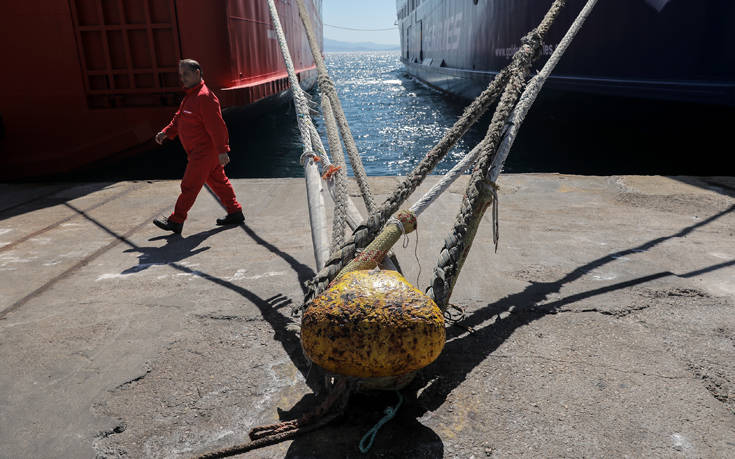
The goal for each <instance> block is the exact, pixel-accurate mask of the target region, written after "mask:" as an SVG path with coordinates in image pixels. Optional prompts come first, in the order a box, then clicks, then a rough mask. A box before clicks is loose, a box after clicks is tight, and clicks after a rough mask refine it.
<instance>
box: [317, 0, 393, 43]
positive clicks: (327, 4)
mask: <svg viewBox="0 0 735 459" xmlns="http://www.w3.org/2000/svg"><path fill="white" fill-rule="evenodd" d="M322 14H323V19H324V36H325V37H327V38H331V39H333V40H339V41H351V42H360V41H372V42H374V43H382V44H390V45H397V44H399V37H398V29H397V28H393V29H392V30H387V31H381V32H361V31H354V30H342V29H336V28H334V27H330V26H329V25H327V24H331V25H333V26H339V27H347V28H353V29H386V28H389V27H395V24H394V23H395V22H396V0H368V1H365V0H323V1H322Z"/></svg>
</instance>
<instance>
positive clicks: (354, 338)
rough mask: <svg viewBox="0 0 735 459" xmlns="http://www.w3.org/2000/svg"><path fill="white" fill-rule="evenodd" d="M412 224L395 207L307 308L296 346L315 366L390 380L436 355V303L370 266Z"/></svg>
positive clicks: (440, 332)
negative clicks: (388, 220)
mask: <svg viewBox="0 0 735 459" xmlns="http://www.w3.org/2000/svg"><path fill="white" fill-rule="evenodd" d="M415 222H416V220H415V217H413V215H412V214H410V213H408V212H407V211H401V212H399V213H398V214H397V215H396V219H395V220H393V222H392V223H389V224H387V225H386V229H385V230H384V232H383V233H382V234H381V236H379V237H378V238H376V240H375V241H374V242H373V244H371V245H370V246H368V247H367V248H366V249H365V250H364V251H363V252H362V253H361V254H360V255H359V256H358V257H356V259H355V260H354V261H353V263H351V264H350V265H348V267H346V268H345V270H344V271H343V272H341V273H340V274H339V275H338V276H337V277H336V278H335V280H334V281H333V282H332V284H331V285H330V287H329V288H328V289H327V290H326V291H324V292H323V293H322V294H321V295H319V296H318V297H316V298H315V299H314V300H313V301H312V303H311V304H310V305H309V307H308V308H307V309H306V311H305V312H304V315H303V317H302V321H301V343H302V346H303V348H304V351H305V352H306V355H307V356H309V358H310V359H311V360H312V361H314V363H316V364H317V365H319V366H321V367H322V368H324V369H326V370H327V371H329V372H332V373H336V374H341V375H345V376H353V377H357V378H368V379H370V378H384V377H394V378H395V377H400V376H402V375H409V374H411V373H412V372H415V371H416V370H418V369H421V368H423V367H425V366H427V365H428V364H430V363H431V362H433V361H434V360H435V359H436V358H437V357H438V356H439V354H440V353H441V351H442V349H443V347H444V342H445V340H446V334H445V330H444V316H443V314H442V311H441V310H440V309H439V307H438V306H437V304H436V303H435V302H434V301H433V300H432V299H431V298H429V297H428V296H426V295H424V294H423V293H422V292H421V291H420V290H418V289H417V288H416V287H414V286H413V285H411V284H410V283H409V282H408V281H407V280H406V279H405V278H404V277H403V276H402V275H401V274H399V273H397V272H395V271H388V270H380V269H371V268H375V267H376V266H377V264H378V263H379V262H380V260H381V259H382V256H383V255H384V254H385V253H387V251H388V250H389V249H390V247H391V246H392V245H393V244H394V243H395V242H396V241H397V240H398V238H399V237H400V235H401V234H402V233H404V232H410V231H412V230H413V229H414V228H415ZM376 254H377V255H376Z"/></svg>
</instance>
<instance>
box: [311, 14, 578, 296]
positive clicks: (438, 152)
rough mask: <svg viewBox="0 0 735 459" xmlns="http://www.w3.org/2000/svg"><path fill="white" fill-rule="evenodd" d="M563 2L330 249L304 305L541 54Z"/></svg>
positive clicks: (380, 226) (365, 243) (350, 258)
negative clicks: (401, 177)
mask: <svg viewBox="0 0 735 459" xmlns="http://www.w3.org/2000/svg"><path fill="white" fill-rule="evenodd" d="M564 4H565V1H564V0H556V1H555V2H554V4H553V5H552V6H551V8H550V10H549V12H548V13H547V14H546V16H545V17H544V20H543V21H542V22H541V24H540V25H539V26H538V27H537V28H536V29H535V30H534V31H533V32H532V33H531V34H529V36H531V35H533V36H534V37H537V39H533V40H531V41H530V42H529V45H531V46H532V48H531V49H529V48H528V46H522V47H521V49H519V50H518V51H517V52H516V53H515V54H514V55H513V60H512V61H511V63H510V65H508V67H506V68H504V69H503V70H501V71H500V72H499V73H498V74H497V75H496V76H495V78H494V79H493V81H492V82H491V83H490V84H489V85H488V87H487V89H485V91H483V92H482V94H480V95H479V96H478V97H477V98H476V99H475V100H474V101H473V102H472V103H471V104H470V105H469V106H468V107H467V108H466V109H465V110H464V113H463V114H462V116H461V117H460V118H459V119H458V120H457V122H455V124H454V125H453V126H452V128H451V129H449V131H447V132H446V133H445V134H444V137H442V139H441V140H440V141H439V142H438V143H437V144H436V145H435V146H434V147H433V148H432V149H431V150H430V151H429V152H428V153H427V154H426V156H425V157H424V159H423V160H422V161H421V162H420V163H419V164H418V165H417V166H416V168H414V170H413V171H411V173H410V174H409V175H408V176H407V177H406V178H405V179H404V181H403V182H402V183H401V184H399V185H398V187H397V188H396V190H395V191H394V192H393V194H391V196H389V197H388V199H386V201H385V202H384V203H383V204H382V205H381V207H380V208H379V209H377V210H376V211H375V212H372V213H371V214H370V216H369V217H368V219H367V221H365V222H364V223H363V224H361V225H360V226H358V227H357V228H356V229H355V230H354V232H353V234H352V237H351V238H349V239H348V240H347V241H346V242H345V243H344V244H343V245H342V246H341V247H340V249H339V250H337V251H336V252H334V253H332V256H331V257H330V258H329V260H327V262H326V265H325V267H324V269H322V270H321V271H319V272H318V273H317V274H316V276H314V278H313V279H312V280H311V281H307V283H306V287H307V291H306V294H305V295H304V306H307V305H308V303H309V302H310V301H311V300H312V299H313V298H315V297H316V296H317V295H318V294H320V293H321V292H323V291H324V289H326V287H327V286H328V285H329V283H330V282H331V281H332V280H333V279H334V277H335V276H336V275H337V274H338V273H339V272H340V271H341V270H342V268H344V266H345V265H346V264H347V263H349V261H350V260H352V259H353V258H354V257H355V255H356V253H357V250H358V249H361V248H364V247H365V246H367V244H369V243H370V242H371V241H372V240H373V239H374V238H375V236H376V235H377V234H378V232H379V231H380V230H381V229H382V227H383V226H384V225H385V223H386V221H387V220H388V218H390V216H391V215H393V214H394V213H395V212H396V211H397V210H398V208H399V206H401V205H402V204H403V202H405V200H406V199H407V198H408V196H410V195H411V193H413V191H414V190H415V189H416V188H417V187H418V186H419V185H420V184H421V182H423V180H424V179H425V178H426V176H427V175H428V174H429V172H431V171H432V170H433V169H434V167H436V165H437V163H438V162H439V161H441V159H443V158H444V156H446V154H447V152H448V151H449V150H450V149H451V148H452V147H453V146H454V145H455V144H456V143H457V141H458V140H459V139H460V138H461V137H462V136H463V135H464V134H465V133H466V132H467V131H468V130H469V128H470V127H471V126H472V125H473V124H474V123H475V122H477V120H478V119H479V118H480V117H481V116H482V115H483V114H484V113H485V112H486V111H487V110H488V108H489V107H490V106H491V105H492V104H493V103H494V102H495V100H496V99H497V97H498V95H499V94H500V93H501V91H502V89H503V88H504V87H505V86H506V85H507V84H508V82H509V79H510V76H511V71H512V70H515V69H518V68H521V67H524V66H525V67H530V64H531V62H528V60H529V59H531V60H535V59H537V58H538V57H539V56H540V47H541V37H543V36H544V35H545V34H546V32H547V31H548V29H549V27H550V26H551V23H552V22H553V18H555V17H556V14H557V13H558V10H559V9H560V8H561V6H563V5H564ZM550 15H551V16H550ZM526 75H527V72H526ZM521 84H522V83H521ZM510 108H512V106H511V107H510ZM504 122H505V120H503V123H504Z"/></svg>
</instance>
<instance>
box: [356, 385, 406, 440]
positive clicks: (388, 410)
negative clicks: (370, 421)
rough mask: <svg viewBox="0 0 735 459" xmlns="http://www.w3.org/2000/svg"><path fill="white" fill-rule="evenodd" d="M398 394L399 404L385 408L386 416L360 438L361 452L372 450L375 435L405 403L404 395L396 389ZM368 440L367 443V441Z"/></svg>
mask: <svg viewBox="0 0 735 459" xmlns="http://www.w3.org/2000/svg"><path fill="white" fill-rule="evenodd" d="M396 395H398V404H397V405H396V406H395V407H392V406H389V407H387V408H386V409H385V411H384V412H385V416H383V418H382V419H381V420H380V421H378V423H377V424H375V425H374V426H373V428H372V429H370V430H368V432H367V433H366V434H365V435H364V436H363V437H362V440H360V452H361V453H363V454H365V453H367V452H368V451H370V448H371V447H372V446H373V441H374V440H375V436H376V435H377V434H378V430H380V428H381V427H383V425H385V423H386V422H388V421H390V420H391V419H393V417H394V416H395V415H396V413H397V412H398V408H400V407H401V404H402V403H403V395H402V394H401V393H400V392H398V391H396ZM366 441H367V444H365V442H366Z"/></svg>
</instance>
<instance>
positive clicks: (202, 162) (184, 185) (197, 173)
mask: <svg viewBox="0 0 735 459" xmlns="http://www.w3.org/2000/svg"><path fill="white" fill-rule="evenodd" d="M163 133H164V134H166V137H168V138H169V139H174V138H175V137H176V136H177V135H178V136H179V139H180V140H181V145H183V146H184V150H185V151H186V156H187V158H188V160H189V162H188V164H187V165H186V172H184V178H183V179H181V194H180V195H179V199H177V200H176V207H174V213H172V214H171V216H170V217H168V219H169V220H170V221H172V222H175V223H184V220H186V215H187V213H188V212H189V209H191V206H193V205H194V201H195V200H196V198H197V195H198V194H199V191H201V189H202V186H204V184H205V183H206V184H207V185H209V187H210V188H211V189H212V191H214V193H215V194H216V195H217V197H218V198H219V200H220V201H222V205H224V206H225V209H227V213H228V214H231V213H234V212H237V211H239V210H242V206H241V205H240V204H239V203H238V202H237V199H236V198H235V191H234V190H233V189H232V184H230V181H229V180H228V179H227V176H226V175H225V169H224V167H223V166H222V165H220V163H219V155H220V154H221V153H227V152H228V151H230V146H229V141H230V138H229V135H228V134H227V126H226V125H225V121H224V120H223V119H222V112H221V110H220V105H219V99H217V96H215V95H214V93H213V92H211V91H210V90H209V88H208V87H207V86H206V85H205V84H204V80H202V82H201V83H199V84H198V85H196V86H194V87H192V88H187V89H186V95H185V96H184V100H182V101H181V106H179V110H178V111H177V112H176V114H175V115H174V118H173V119H172V120H171V122H170V123H169V124H168V126H166V127H165V128H163Z"/></svg>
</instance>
